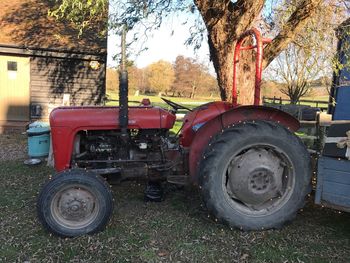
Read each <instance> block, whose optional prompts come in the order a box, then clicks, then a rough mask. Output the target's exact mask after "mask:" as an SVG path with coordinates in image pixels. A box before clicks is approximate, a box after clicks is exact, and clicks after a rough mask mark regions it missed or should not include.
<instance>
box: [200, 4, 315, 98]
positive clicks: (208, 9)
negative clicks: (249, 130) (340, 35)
mask: <svg viewBox="0 0 350 263" xmlns="http://www.w3.org/2000/svg"><path fill="white" fill-rule="evenodd" d="M264 2H265V1H264V0H237V1H236V2H235V3H233V2H231V0H222V1H205V0H194V3H195V5H196V6H197V8H198V10H199V12H200V13H201V15H202V18H203V20H204V23H205V25H206V27H207V31H208V43H209V51H210V58H211V60H212V61H213V65H214V68H215V71H216V74H217V79H218V84H219V89H220V96H221V99H222V100H224V101H230V100H231V97H232V96H231V92H232V79H233V52H234V47H235V44H236V41H237V39H238V38H239V36H240V35H241V34H243V33H244V32H245V31H246V30H248V29H251V28H252V27H253V25H254V22H255V21H256V19H257V18H258V17H259V15H260V13H261V10H262V8H263V5H264ZM320 2H321V0H303V1H301V2H300V4H299V6H298V7H297V8H296V11H295V12H294V13H292V14H291V16H290V18H289V19H288V21H287V22H286V24H285V26H284V27H283V29H282V30H281V32H280V33H279V34H278V35H277V37H276V38H275V39H274V40H273V41H272V42H271V43H270V44H269V45H267V46H266V48H265V49H264V50H265V51H266V53H265V58H264V64H263V66H264V67H266V66H267V65H268V64H269V63H271V61H272V60H273V59H274V58H275V57H276V56H278V54H279V53H280V52H281V51H282V50H283V49H285V48H286V47H287V45H288V44H289V43H290V42H291V41H293V39H294V38H295V36H296V35H297V34H298V33H299V32H300V31H301V30H302V28H303V27H304V25H305V23H306V22H307V20H308V18H310V17H311V16H312V15H313V14H314V13H315V11H316V8H317V7H318V5H319V4H320ZM252 54H253V53H252V52H247V51H245V52H244V53H242V56H241V59H240V63H239V64H240V65H239V70H238V74H239V78H238V92H239V100H238V101H239V103H240V104H251V103H252V101H253V92H254V81H255V78H254V76H255V66H254V63H252V62H253V60H252V57H254V56H252Z"/></svg>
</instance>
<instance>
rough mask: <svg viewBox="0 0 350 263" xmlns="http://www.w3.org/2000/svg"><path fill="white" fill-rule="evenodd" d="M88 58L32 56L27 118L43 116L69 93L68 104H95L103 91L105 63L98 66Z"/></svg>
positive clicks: (100, 98) (103, 93) (102, 94)
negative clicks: (29, 105) (29, 107)
mask: <svg viewBox="0 0 350 263" xmlns="http://www.w3.org/2000/svg"><path fill="white" fill-rule="evenodd" d="M90 62H91V61H90V60H82V59H74V58H54V57H32V58H31V63H30V76H31V77H30V78H31V79H30V98H31V101H30V104H31V118H32V119H45V118H47V117H48V114H49V112H50V110H52V109H53V108H54V107H57V106H60V105H62V104H63V96H64V94H69V97H70V100H69V102H70V105H74V106H82V105H99V104H101V103H102V101H103V97H104V95H105V74H106V73H105V66H106V65H105V63H104V62H101V61H100V62H99V63H100V66H99V68H98V69H93V68H92V67H91V66H90Z"/></svg>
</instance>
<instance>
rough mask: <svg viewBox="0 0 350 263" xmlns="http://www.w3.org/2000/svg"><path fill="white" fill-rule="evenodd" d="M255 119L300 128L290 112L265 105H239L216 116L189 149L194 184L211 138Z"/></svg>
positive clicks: (295, 129)
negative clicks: (226, 129) (228, 128)
mask: <svg viewBox="0 0 350 263" xmlns="http://www.w3.org/2000/svg"><path fill="white" fill-rule="evenodd" d="M253 120H266V121H273V122H277V123H279V124H281V125H282V126H285V127H286V128H287V129H289V130H291V131H293V132H295V131H297V130H298V129H299V128H300V123H299V121H298V120H297V119H296V118H294V117H293V116H291V115H290V114H288V113H286V112H284V111H281V110H279V109H275V108H271V107H265V106H253V105H249V106H239V107H238V108H234V109H232V110H229V111H226V112H224V113H222V114H220V115H218V116H216V117H215V118H214V119H211V120H210V121H208V122H206V123H205V124H204V125H202V126H201V127H200V128H199V129H198V131H197V132H196V135H195V137H194V139H193V141H192V143H191V146H190V149H189V172H190V177H191V182H192V183H193V184H197V181H198V174H197V173H198V168H199V167H198V166H199V163H200V161H201V159H202V158H203V157H202V155H203V152H204V150H205V148H206V147H207V145H208V143H209V141H210V140H211V138H212V137H213V136H215V135H216V134H217V133H219V132H223V130H224V129H225V128H227V127H229V126H232V125H234V124H237V123H241V122H244V121H253Z"/></svg>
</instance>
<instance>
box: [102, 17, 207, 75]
mask: <svg viewBox="0 0 350 263" xmlns="http://www.w3.org/2000/svg"><path fill="white" fill-rule="evenodd" d="M188 19H189V20H190V19H191V18H188ZM183 20H184V18H183V17H180V18H169V19H166V20H165V21H164V22H163V24H162V26H161V27H160V28H159V29H158V30H156V31H155V32H154V33H153V36H151V37H149V38H148V40H147V41H146V42H145V43H144V45H145V46H146V47H147V48H148V50H146V51H143V52H141V54H139V55H135V54H136V53H137V52H136V51H134V52H133V51H131V52H130V50H129V53H131V56H130V59H131V60H134V62H135V63H136V65H137V67H139V68H143V67H146V66H147V65H149V64H151V63H153V62H157V61H159V60H161V59H162V60H166V61H169V62H171V63H172V62H174V61H175V59H176V57H177V56H178V55H184V56H186V57H192V58H196V59H198V61H200V62H202V63H205V64H206V65H207V66H209V68H210V71H211V72H213V68H212V66H211V63H210V61H209V49H208V44H207V42H206V41H203V43H202V47H201V48H200V49H199V50H197V51H196V52H195V51H194V49H193V47H192V46H186V45H185V42H186V39H187V38H188V37H189V36H190V33H189V30H190V29H189V26H190V24H191V21H189V23H188V24H187V25H184V24H183ZM172 32H173V33H172ZM128 35H129V38H131V37H132V36H133V35H134V34H133V32H130V33H128ZM133 46H134V47H136V48H135V49H136V50H140V43H138V45H137V43H136V45H135V43H134V45H133ZM119 52H120V37H119V36H116V34H113V33H112V32H110V34H109V36H108V61H107V64H108V66H113V67H114V66H116V65H117V64H118V62H117V61H114V60H113V57H114V55H115V54H116V53H119Z"/></svg>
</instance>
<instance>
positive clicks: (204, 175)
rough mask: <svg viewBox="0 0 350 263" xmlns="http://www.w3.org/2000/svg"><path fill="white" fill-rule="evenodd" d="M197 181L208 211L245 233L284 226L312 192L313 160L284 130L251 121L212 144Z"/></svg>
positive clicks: (231, 129)
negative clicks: (245, 231)
mask: <svg viewBox="0 0 350 263" xmlns="http://www.w3.org/2000/svg"><path fill="white" fill-rule="evenodd" d="M199 181H200V182H199V183H200V188H201V191H202V196H203V200H204V202H205V204H206V206H207V208H208V210H209V212H210V213H211V214H212V215H213V216H214V217H215V218H216V219H218V220H219V221H221V222H223V223H226V224H228V225H229V226H231V227H236V228H240V229H243V230H262V229H270V228H280V227H282V226H283V225H284V224H285V223H286V222H288V221H291V220H292V219H293V218H294V217H295V215H296V213H297V211H298V209H300V208H302V207H303V206H304V203H305V196H306V195H307V194H308V193H309V192H310V190H311V165H310V156H309V154H308V152H307V149H306V147H305V146H304V144H303V143H302V142H301V140H300V139H299V138H298V137H297V136H295V135H294V134H293V133H291V132H290V131H289V130H287V129H286V128H285V127H283V126H281V125H279V124H277V123H273V122H268V121H250V122H246V123H240V124H238V125H235V126H233V127H230V128H227V129H226V130H224V131H223V132H222V133H220V134H218V135H217V136H216V137H214V138H213V140H212V141H211V142H210V144H209V146H208V147H207V149H206V151H205V153H204V157H203V159H202V161H201V163H200V170H199Z"/></svg>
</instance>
